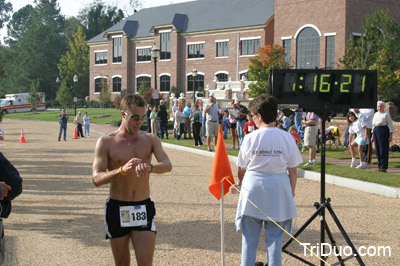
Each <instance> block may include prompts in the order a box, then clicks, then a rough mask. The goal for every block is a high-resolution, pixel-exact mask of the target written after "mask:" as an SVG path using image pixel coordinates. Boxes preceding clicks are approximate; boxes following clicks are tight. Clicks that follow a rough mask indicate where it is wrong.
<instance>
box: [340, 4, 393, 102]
mask: <svg viewBox="0 0 400 266" xmlns="http://www.w3.org/2000/svg"><path fill="white" fill-rule="evenodd" d="M363 32H364V33H363V34H362V35H361V37H360V38H359V39H358V40H354V39H353V38H350V40H349V41H348V42H347V45H346V54H345V56H344V57H343V58H342V59H340V60H339V62H340V64H339V67H340V68H344V69H369V70H377V72H378V98H379V99H381V100H390V99H392V98H395V97H398V96H399V88H400V50H399V49H398V45H399V43H400V25H399V23H398V22H397V21H396V20H395V19H394V18H392V17H391V16H390V15H389V13H388V12H387V11H383V10H380V11H377V12H375V13H373V14H369V15H367V16H366V19H365V23H364V25H363Z"/></svg>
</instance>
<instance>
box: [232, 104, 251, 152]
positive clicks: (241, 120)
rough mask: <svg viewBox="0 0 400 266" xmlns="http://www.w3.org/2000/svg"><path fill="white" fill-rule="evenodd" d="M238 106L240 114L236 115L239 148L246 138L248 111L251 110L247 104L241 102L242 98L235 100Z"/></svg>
mask: <svg viewBox="0 0 400 266" xmlns="http://www.w3.org/2000/svg"><path fill="white" fill-rule="evenodd" d="M235 104H236V108H237V110H238V116H237V117H236V120H237V125H236V126H237V133H238V139H239V148H240V146H241V145H242V142H243V139H244V131H243V129H244V126H245V125H246V122H247V119H246V116H247V113H248V112H249V111H248V110H247V108H246V106H244V105H241V104H240V100H239V99H236V100H235Z"/></svg>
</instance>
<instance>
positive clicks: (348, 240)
mask: <svg viewBox="0 0 400 266" xmlns="http://www.w3.org/2000/svg"><path fill="white" fill-rule="evenodd" d="M327 208H328V210H329V213H330V214H331V216H332V219H333V220H334V221H335V223H336V225H337V227H338V228H339V230H340V232H341V233H342V236H343V237H344V239H345V240H346V242H347V244H348V245H349V246H350V247H351V250H352V251H353V254H354V256H355V257H356V260H357V261H358V263H359V264H360V265H361V266H365V264H364V262H363V261H362V259H361V257H360V254H358V252H357V249H356V248H355V247H354V245H353V243H352V242H351V240H350V237H349V236H348V235H347V233H346V231H345V230H344V228H343V226H342V224H341V223H340V221H339V219H338V218H337V216H336V214H335V212H334V211H333V209H332V207H331V205H330V204H328V205H327Z"/></svg>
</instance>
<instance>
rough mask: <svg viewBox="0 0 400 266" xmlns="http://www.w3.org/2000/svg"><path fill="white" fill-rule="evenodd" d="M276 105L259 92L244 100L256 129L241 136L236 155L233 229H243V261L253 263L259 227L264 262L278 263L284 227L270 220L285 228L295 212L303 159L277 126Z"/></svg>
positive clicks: (287, 135)
mask: <svg viewBox="0 0 400 266" xmlns="http://www.w3.org/2000/svg"><path fill="white" fill-rule="evenodd" d="M277 107H278V101H277V99H276V98H275V97H274V96H272V95H268V94H262V95H259V96H258V97H256V98H255V99H254V100H252V101H251V102H250V104H249V110H250V112H251V115H252V116H253V120H254V122H255V123H256V125H257V127H258V128H259V129H258V130H255V131H254V132H252V133H251V134H248V135H246V136H245V138H244V140H243V143H242V146H241V148H240V152H239V155H238V159H237V166H238V186H239V187H240V196H239V202H238V207H237V213H236V229H237V230H238V231H239V230H240V229H242V259H241V265H242V266H248V265H255V260H256V253H257V245H258V241H259V236H260V232H261V229H262V227H263V226H264V228H265V239H266V244H267V252H268V265H270V266H276V265H281V264H282V255H281V252H282V236H283V233H284V232H283V231H282V230H281V229H280V228H279V227H277V226H276V224H274V223H273V222H272V221H271V219H272V220H274V221H275V222H277V223H278V224H279V225H280V226H282V227H283V228H285V230H290V228H291V226H292V219H294V218H296V217H297V212H296V206H295V204H294V195H295V189H296V181H297V166H298V165H299V164H300V163H302V161H303V160H302V158H301V154H300V151H299V149H298V147H297V145H296V143H295V142H294V141H293V138H292V136H291V135H290V134H289V133H288V132H286V131H283V130H280V129H279V128H277V127H276V124H275V121H276V111H277ZM247 199H249V200H250V201H251V202H253V203H254V204H255V205H256V206H257V207H258V208H259V209H257V208H256V207H254V205H252V204H251V203H250V201H248V200H247ZM266 215H268V216H269V217H267V216H266ZM270 218H271V219H270Z"/></svg>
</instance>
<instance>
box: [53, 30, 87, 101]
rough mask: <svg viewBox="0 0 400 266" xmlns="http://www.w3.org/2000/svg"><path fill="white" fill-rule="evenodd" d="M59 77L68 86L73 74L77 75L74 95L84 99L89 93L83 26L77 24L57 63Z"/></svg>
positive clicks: (70, 84) (70, 83)
mask: <svg viewBox="0 0 400 266" xmlns="http://www.w3.org/2000/svg"><path fill="white" fill-rule="evenodd" d="M58 70H59V73H60V78H61V79H62V80H65V81H66V83H67V85H68V86H72V85H74V84H72V83H73V77H74V75H75V74H76V75H78V77H79V82H78V83H77V84H76V88H75V89H76V96H77V97H78V98H81V99H84V98H85V96H87V95H88V94H89V91H88V88H89V46H88V45H87V44H86V36H85V34H84V33H83V28H82V27H81V26H78V29H77V31H76V32H75V33H74V34H73V35H72V39H71V40H69V48H68V51H67V53H66V54H65V55H63V56H62V57H61V59H60V62H59V64H58Z"/></svg>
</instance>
